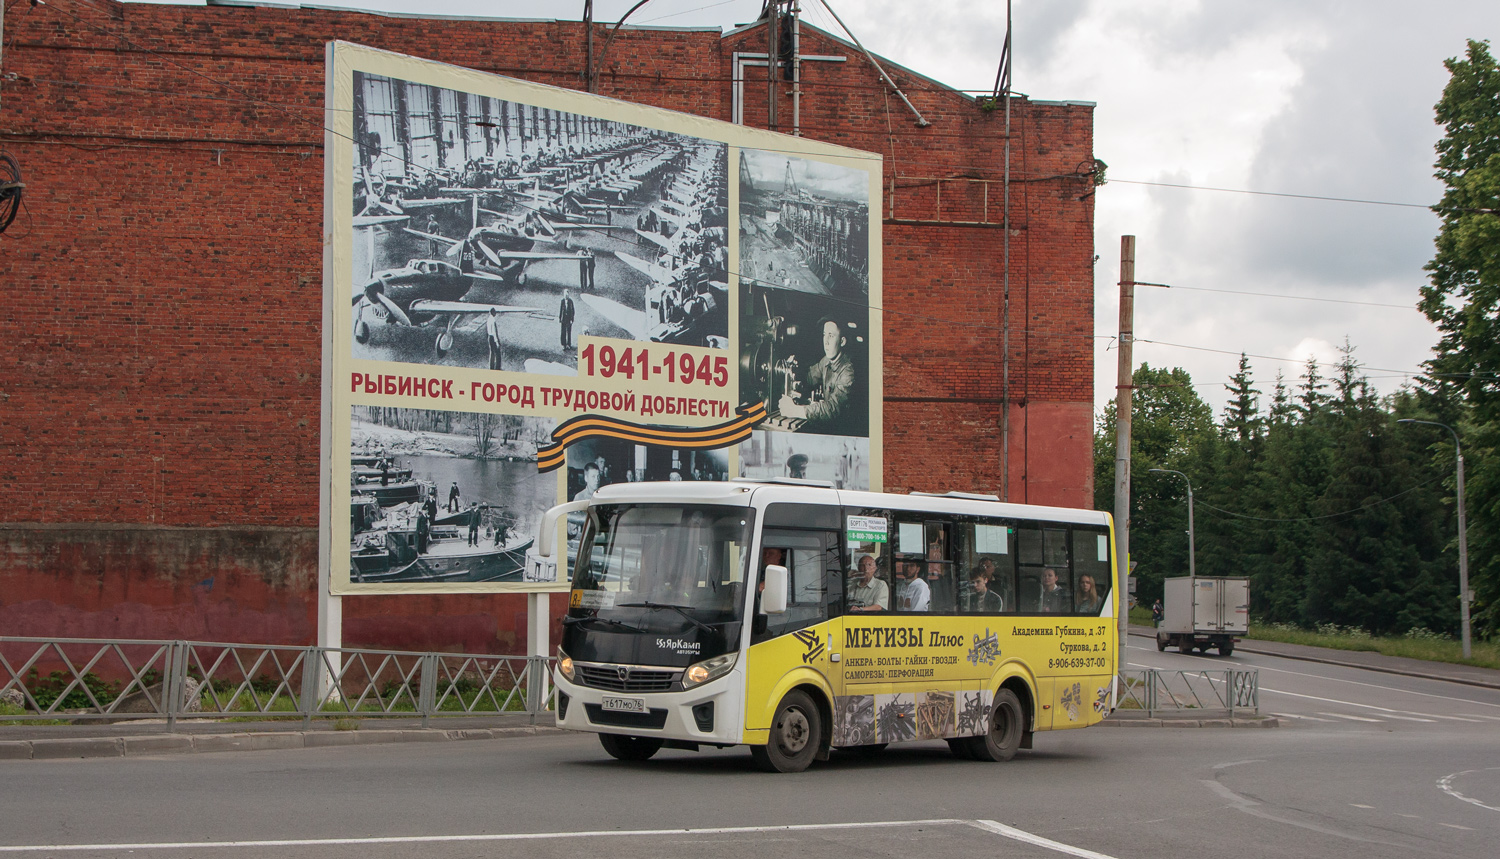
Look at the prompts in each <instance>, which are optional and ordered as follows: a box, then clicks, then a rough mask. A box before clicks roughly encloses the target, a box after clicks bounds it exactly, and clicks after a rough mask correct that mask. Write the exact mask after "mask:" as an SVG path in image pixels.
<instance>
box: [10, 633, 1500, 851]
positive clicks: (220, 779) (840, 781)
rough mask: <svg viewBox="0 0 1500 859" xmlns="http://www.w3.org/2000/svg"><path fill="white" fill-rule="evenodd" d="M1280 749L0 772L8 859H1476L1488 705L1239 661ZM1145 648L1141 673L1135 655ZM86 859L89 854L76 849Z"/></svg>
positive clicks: (1496, 743)
mask: <svg viewBox="0 0 1500 859" xmlns="http://www.w3.org/2000/svg"><path fill="white" fill-rule="evenodd" d="M1131 642H1132V648H1131V650H1130V651H1129V655H1130V659H1131V661H1133V662H1136V663H1138V664H1139V665H1152V666H1155V667H1161V668H1176V667H1183V668H1185V669H1188V670H1196V669H1200V668H1205V667H1209V668H1218V667H1223V666H1224V665H1225V664H1226V662H1232V663H1235V664H1239V665H1255V666H1257V667H1259V668H1260V669H1261V684H1262V698H1261V701H1262V708H1263V710H1266V711H1269V712H1274V713H1278V714H1282V715H1284V716H1286V717H1288V718H1286V719H1284V722H1285V723H1286V724H1287V727H1283V728H1280V729H1275V730H1242V729H1208V728H1195V729H1181V728H1161V729H1149V728H1095V729H1089V730H1083V731H1072V732H1060V733H1057V734H1049V735H1040V736H1038V738H1037V748H1036V749H1035V750H1034V751H1031V752H1022V753H1021V754H1020V755H1019V756H1018V757H1017V759H1016V760H1014V761H1012V762H1010V763H1006V764H980V763H974V762H968V761H958V760H955V759H953V758H952V757H951V756H950V755H949V754H948V751H947V748H946V746H944V745H942V744H938V743H934V744H917V745H912V746H908V747H906V748H893V749H891V750H888V751H887V752H886V753H885V754H883V755H880V756H878V757H875V758H858V757H848V756H836V757H835V759H834V760H833V761H830V762H829V763H826V764H822V765H818V766H815V767H814V768H813V769H812V770H809V771H808V772H806V773H803V774H800V775H793V776H785V775H768V774H764V773H760V772H756V771H754V770H753V769H752V768H751V766H750V759H749V756H748V755H747V754H746V753H745V752H744V750H742V749H731V750H725V751H712V752H703V753H691V752H663V753H662V754H660V755H659V756H658V757H657V758H656V759H654V760H652V761H650V762H647V763H644V764H635V765H627V764H620V763H617V762H614V761H611V760H609V759H608V758H606V757H605V756H604V754H603V752H602V751H601V750H600V748H599V746H598V743H597V742H596V741H595V740H594V739H593V738H592V737H589V736H575V735H541V736H536V737H527V738H524V739H510V740H495V741H484V742H451V743H408V744H396V745H386V746H349V747H342V748H334V749H304V750H298V751H289V752H257V753H228V754H212V755H182V756H169V757H160V758H149V757H130V758H99V759H85V760H71V761H14V762H3V763H0V856H6V855H20V856H119V855H126V854H127V853H128V855H131V856H153V857H154V856H162V857H186V856H197V857H225V859H239V857H247V856H287V857H314V856H316V857H319V859H342V857H356V856H358V857H408V856H422V857H470V856H485V857H520V856H528V857H531V856H540V857H552V856H558V857H561V856H576V855H579V854H582V853H599V854H602V855H607V856H612V857H614V856H617V857H695V859H696V857H702V856H704V855H710V856H714V857H715V859H738V857H755V859H770V857H781V856H787V857H791V856H797V857H802V856H806V855H808V854H809V853H813V852H817V853H820V854H823V855H832V856H901V857H907V856H920V857H923V859H947V857H965V859H968V857H972V856H975V855H1002V856H1015V857H1055V856H1067V855H1073V856H1106V857H1120V859H1125V858H1126V857H1148V856H1149V857H1163V859H1175V857H1182V859H1204V857H1235V859H1262V857H1263V858H1264V859H1286V857H1299V856H1307V857H1359V859H1375V857H1409V856H1453V857H1485V859H1489V857H1493V856H1494V855H1495V851H1496V847H1495V845H1496V844H1497V843H1500V840H1497V836H1500V691H1497V690H1486V689H1475V688H1472V687H1466V686H1458V685H1455V684H1450V683H1444V682H1439V681H1433V680H1428V679H1424V678H1407V677H1397V676H1392V675H1386V674H1376V673H1373V672H1367V671H1363V670H1359V669H1347V668H1340V667H1336V666H1327V665H1319V664H1315V663H1307V662H1293V661H1290V660H1284V659H1279V658H1275V657H1267V656H1258V655H1252V654H1243V653H1237V654H1236V655H1235V656H1234V657H1233V658H1232V659H1230V660H1220V659H1218V658H1216V657H1198V656H1181V655H1179V654H1176V653H1173V652H1168V653H1157V652H1156V650H1155V648H1154V646H1152V645H1151V643H1150V642H1149V640H1146V639H1135V638H1133V639H1131ZM1137 645H1141V646H1143V647H1137ZM91 845H92V846H91Z"/></svg>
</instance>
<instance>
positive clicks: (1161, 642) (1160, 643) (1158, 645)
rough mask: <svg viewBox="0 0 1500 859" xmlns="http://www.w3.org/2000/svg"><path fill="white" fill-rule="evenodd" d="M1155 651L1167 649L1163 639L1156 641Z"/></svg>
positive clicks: (1165, 641)
mask: <svg viewBox="0 0 1500 859" xmlns="http://www.w3.org/2000/svg"><path fill="white" fill-rule="evenodd" d="M1156 649H1157V650H1159V651H1160V650H1166V649H1167V640H1166V639H1165V638H1157V639H1156Z"/></svg>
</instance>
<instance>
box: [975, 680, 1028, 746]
mask: <svg viewBox="0 0 1500 859" xmlns="http://www.w3.org/2000/svg"><path fill="white" fill-rule="evenodd" d="M1025 729H1026V716H1025V715H1024V714H1023V713H1022V712H1021V699H1020V698H1017V697H1016V693H1014V692H1012V691H1010V690H1009V689H1001V690H1000V691H999V692H996V693H995V705H994V707H993V708H992V709H991V711H990V730H989V732H988V733H986V734H984V735H982V736H978V737H973V738H972V739H971V740H970V745H969V750H970V752H971V753H972V754H973V755H974V758H975V759H976V760H981V761H1008V760H1010V759H1011V758H1013V757H1015V756H1016V749H1019V748H1020V747H1021V733H1022V732H1023V731H1024V730H1025Z"/></svg>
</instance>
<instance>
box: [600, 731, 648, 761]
mask: <svg viewBox="0 0 1500 859" xmlns="http://www.w3.org/2000/svg"><path fill="white" fill-rule="evenodd" d="M599 745H601V746H603V747H604V751H606V752H608V753H609V756H610V757H612V758H614V759H615V760H617V761H644V760H648V759H649V758H650V757H651V756H652V755H654V754H656V753H657V752H658V751H661V740H658V739H654V738H652V737H622V736H620V735H619V734H600V735H599Z"/></svg>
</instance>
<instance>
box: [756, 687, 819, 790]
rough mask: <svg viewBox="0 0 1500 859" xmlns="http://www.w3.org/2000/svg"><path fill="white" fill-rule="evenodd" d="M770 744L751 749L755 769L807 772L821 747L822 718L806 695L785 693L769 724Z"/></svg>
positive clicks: (794, 692) (816, 707) (779, 771)
mask: <svg viewBox="0 0 1500 859" xmlns="http://www.w3.org/2000/svg"><path fill="white" fill-rule="evenodd" d="M770 739H771V741H770V742H769V743H767V744H766V745H764V746H751V747H750V756H751V757H752V758H754V759H755V765H756V766H758V767H760V768H761V769H763V770H765V771H766V772H778V773H797V772H802V771H803V770H805V769H807V767H808V765H810V764H811V763H812V762H813V758H814V757H816V756H817V754H818V749H819V748H820V747H821V746H822V745H823V716H822V714H821V713H820V712H819V711H818V705H817V704H815V703H813V699H812V698H811V697H810V696H808V694H807V693H806V692H803V691H801V690H793V691H791V692H788V693H787V695H786V697H785V698H782V699H781V703H780V704H778V705H777V706H776V717H775V718H773V719H772V720H771V738H770Z"/></svg>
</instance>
